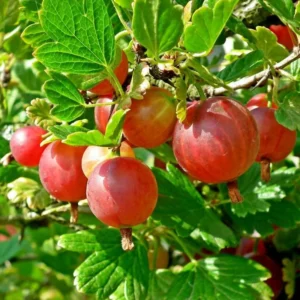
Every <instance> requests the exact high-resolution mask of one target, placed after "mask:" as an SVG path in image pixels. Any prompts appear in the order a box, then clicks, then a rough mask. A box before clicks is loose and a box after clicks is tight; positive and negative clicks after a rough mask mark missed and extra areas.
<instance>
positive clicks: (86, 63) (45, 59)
mask: <svg viewBox="0 0 300 300" xmlns="http://www.w3.org/2000/svg"><path fill="white" fill-rule="evenodd" d="M40 22H41V25H42V27H43V29H44V30H45V32H46V33H47V34H48V35H49V37H50V38H51V39H52V40H53V42H50V43H46V44H44V45H42V46H40V47H39V48H38V49H37V50H36V52H35V55H36V57H37V58H38V59H39V60H40V61H41V62H42V63H43V64H45V65H46V66H47V67H48V68H50V69H52V70H54V71H57V72H69V73H73V74H91V73H97V72H101V71H102V70H104V69H105V68H106V67H107V66H109V65H110V64H111V63H112V62H113V60H114V57H115V40H114V31H113V28H112V24H111V20H110V18H109V16H108V13H107V8H106V5H105V4H104V1H103V0H87V1H84V3H83V2H82V1H73V0H65V1H61V0H44V1H43V5H42V10H41V12H40Z"/></svg>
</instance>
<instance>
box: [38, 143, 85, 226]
mask: <svg viewBox="0 0 300 300" xmlns="http://www.w3.org/2000/svg"><path fill="white" fill-rule="evenodd" d="M85 149H86V147H73V146H69V145H66V144H63V143H62V142H60V141H55V142H53V143H51V144H50V145H48V146H47V148H46V149H45V151H44V153H43V155H42V157H41V160H40V164H39V174H40V179H41V182H42V184H43V186H44V188H45V189H46V190H47V191H48V193H49V194H50V195H52V196H53V197H55V198H56V199H58V200H60V201H67V202H71V208H72V209H73V210H72V211H71V212H73V216H72V218H73V219H72V221H74V222H76V219H77V205H78V201H79V200H82V199H85V198H86V195H85V191H86V185H87V178H86V177H85V176H84V173H83V171H82V169H81V160H82V156H83V153H84V151H85ZM72 204H73V205H72Z"/></svg>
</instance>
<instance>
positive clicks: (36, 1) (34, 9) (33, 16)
mask: <svg viewBox="0 0 300 300" xmlns="http://www.w3.org/2000/svg"><path fill="white" fill-rule="evenodd" d="M42 2H43V0H20V4H21V12H22V15H23V16H24V19H26V20H30V21H32V22H38V20H39V16H38V11H39V10H40V9H41V6H42Z"/></svg>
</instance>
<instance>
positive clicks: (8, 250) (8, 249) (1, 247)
mask: <svg viewBox="0 0 300 300" xmlns="http://www.w3.org/2000/svg"><path fill="white" fill-rule="evenodd" d="M21 248H22V245H21V244H20V243H19V239H18V235H15V236H13V237H12V238H11V239H9V240H7V241H4V242H0V265H2V264H3V263H4V262H5V261H7V260H9V259H11V258H12V257H14V256H15V255H16V254H17V253H18V252H19V251H20V250H21Z"/></svg>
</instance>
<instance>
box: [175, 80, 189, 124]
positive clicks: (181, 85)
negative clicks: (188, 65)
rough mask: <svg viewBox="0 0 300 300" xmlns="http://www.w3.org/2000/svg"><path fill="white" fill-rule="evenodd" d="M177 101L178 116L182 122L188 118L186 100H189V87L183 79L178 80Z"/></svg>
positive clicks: (176, 85)
mask: <svg viewBox="0 0 300 300" xmlns="http://www.w3.org/2000/svg"><path fill="white" fill-rule="evenodd" d="M175 87H176V99H177V101H178V104H177V106H176V116H177V119H178V120H179V121H180V122H183V121H184V120H185V118H186V98H187V85H186V83H185V81H184V80H183V78H179V79H177V80H176V84H175Z"/></svg>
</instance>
